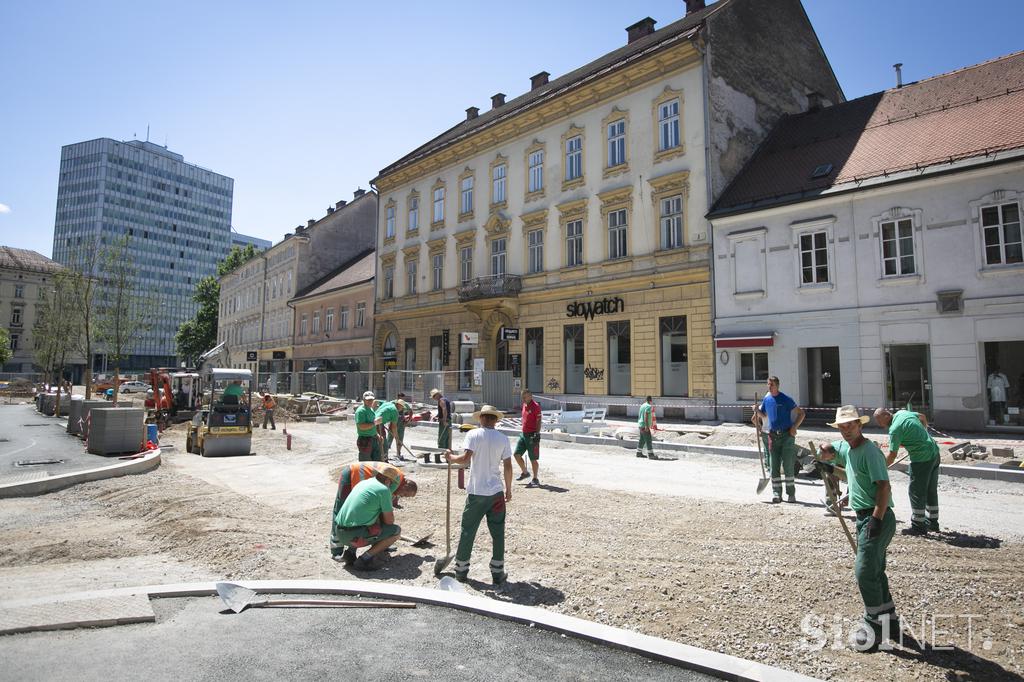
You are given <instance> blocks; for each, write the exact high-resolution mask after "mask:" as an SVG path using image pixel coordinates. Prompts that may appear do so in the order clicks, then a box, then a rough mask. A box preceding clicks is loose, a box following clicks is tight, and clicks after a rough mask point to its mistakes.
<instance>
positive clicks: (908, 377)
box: [885, 344, 932, 413]
mask: <svg viewBox="0 0 1024 682" xmlns="http://www.w3.org/2000/svg"><path fill="white" fill-rule="evenodd" d="M928 351H929V348H928V345H927V344H907V345H899V346H886V347H885V373H886V389H887V390H886V397H887V399H888V401H889V406H890V407H894V408H903V407H906V406H907V404H908V403H909V404H910V405H911V406H912V407H913V409H915V410H917V411H918V412H924V413H930V412H931V406H932V378H931V366H930V363H929V362H928Z"/></svg>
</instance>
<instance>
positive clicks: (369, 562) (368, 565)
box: [352, 554, 380, 571]
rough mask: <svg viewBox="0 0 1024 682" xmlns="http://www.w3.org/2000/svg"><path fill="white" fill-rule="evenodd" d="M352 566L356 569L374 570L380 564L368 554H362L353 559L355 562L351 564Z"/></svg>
mask: <svg viewBox="0 0 1024 682" xmlns="http://www.w3.org/2000/svg"><path fill="white" fill-rule="evenodd" d="M352 568H354V569H356V570H357V571H376V570H378V569H379V568H380V566H379V565H378V564H377V562H376V561H374V560H373V557H372V556H370V555H369V554H363V555H362V556H361V557H359V558H358V559H356V560H355V562H354V563H353V564H352Z"/></svg>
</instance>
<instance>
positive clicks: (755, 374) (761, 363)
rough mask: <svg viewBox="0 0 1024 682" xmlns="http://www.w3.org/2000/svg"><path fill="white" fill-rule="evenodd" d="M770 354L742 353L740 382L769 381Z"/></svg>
mask: <svg viewBox="0 0 1024 682" xmlns="http://www.w3.org/2000/svg"><path fill="white" fill-rule="evenodd" d="M767 380H768V353H740V381H767Z"/></svg>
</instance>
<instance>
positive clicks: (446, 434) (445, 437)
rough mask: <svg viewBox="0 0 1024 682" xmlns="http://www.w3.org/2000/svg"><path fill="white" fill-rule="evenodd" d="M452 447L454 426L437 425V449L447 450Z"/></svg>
mask: <svg viewBox="0 0 1024 682" xmlns="http://www.w3.org/2000/svg"><path fill="white" fill-rule="evenodd" d="M451 446H452V425H451V424H438V425H437V449H438V450H447V449H448V448H450V447H451Z"/></svg>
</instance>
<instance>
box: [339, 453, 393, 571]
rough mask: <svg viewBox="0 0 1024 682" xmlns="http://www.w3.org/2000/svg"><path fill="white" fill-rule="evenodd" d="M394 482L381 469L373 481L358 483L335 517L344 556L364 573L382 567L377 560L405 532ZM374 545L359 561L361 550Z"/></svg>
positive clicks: (367, 480)
mask: <svg viewBox="0 0 1024 682" xmlns="http://www.w3.org/2000/svg"><path fill="white" fill-rule="evenodd" d="M392 485H393V479H392V478H389V477H388V475H387V472H382V471H380V470H378V471H377V472H375V475H374V476H373V477H372V478H367V479H366V480H364V481H361V482H360V483H358V484H357V485H356V486H355V487H354V488H352V492H351V493H349V495H348V497H347V498H345V502H344V503H343V504H342V505H341V509H339V510H338V513H337V515H336V516H335V517H334V522H335V530H334V543H335V544H336V546H338V547H345V548H346V549H345V551H344V552H343V553H342V554H341V556H342V557H343V560H344V561H345V563H349V562H350V561H351V564H350V565H352V566H353V568H355V569H356V570H360V571H374V570H377V569H378V568H380V566H378V565H377V563H376V562H374V560H373V559H374V557H376V556H378V555H379V554H381V553H382V552H383V551H384V550H386V549H387V548H388V547H390V546H391V545H393V544H395V543H396V542H397V541H398V539H399V537H401V533H402V529H401V528H400V527H399V526H398V525H397V524H396V523H395V512H394V508H393V507H392V504H391V496H392V494H393V493H394V491H393V490H392V488H391V486H392ZM366 545H370V547H369V549H367V550H366V551H365V552H363V554H362V556H360V557H359V558H358V559H357V558H356V556H355V550H356V548H357V547H364V546H366Z"/></svg>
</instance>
